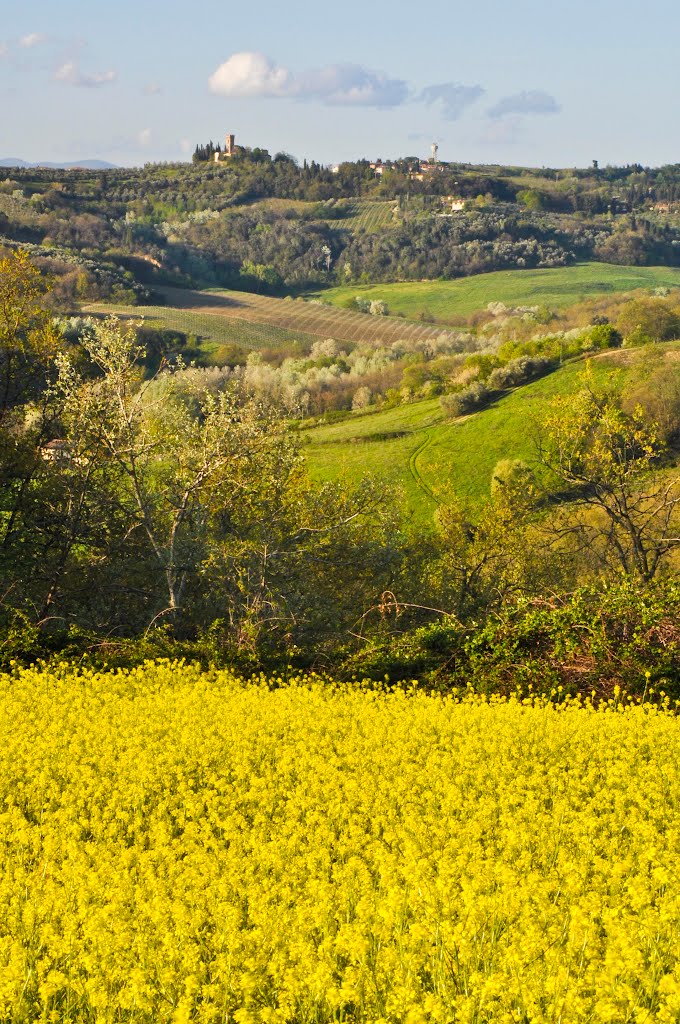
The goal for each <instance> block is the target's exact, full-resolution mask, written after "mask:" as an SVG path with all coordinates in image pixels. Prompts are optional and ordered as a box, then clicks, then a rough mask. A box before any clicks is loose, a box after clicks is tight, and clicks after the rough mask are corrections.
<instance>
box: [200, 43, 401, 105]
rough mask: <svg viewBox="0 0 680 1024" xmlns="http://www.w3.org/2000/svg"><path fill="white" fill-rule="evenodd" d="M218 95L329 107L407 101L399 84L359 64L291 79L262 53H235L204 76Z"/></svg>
mask: <svg viewBox="0 0 680 1024" xmlns="http://www.w3.org/2000/svg"><path fill="white" fill-rule="evenodd" d="M208 84H209V87H210V91H211V92H213V93H216V94H217V95H219V96H233V97H267V98H270V99H283V98H287V99H297V100H319V101H320V102H322V103H325V104H327V105H329V106H366V107H368V106H372V107H394V106H398V105H399V104H401V103H404V102H405V101H406V99H407V98H408V92H409V90H408V86H407V84H406V82H404V81H402V80H401V79H396V78H388V76H387V75H385V74H383V73H382V72H379V71H371V70H369V69H368V68H364V67H362V66H361V65H359V64H329V65H327V66H326V67H323V68H318V69H313V70H310V71H304V72H302V73H300V74H294V73H293V72H292V71H290V70H289V69H288V68H284V67H280V66H278V65H276V64H274V62H273V61H272V60H270V59H269V58H268V57H266V56H265V55H264V54H263V53H254V52H253V53H250V52H245V53H235V54H232V56H231V57H230V58H229V59H228V60H227V61H225V63H224V64H221V65H220V67H218V68H217V70H216V71H215V72H214V74H212V75H211V76H210V79H209V83H208Z"/></svg>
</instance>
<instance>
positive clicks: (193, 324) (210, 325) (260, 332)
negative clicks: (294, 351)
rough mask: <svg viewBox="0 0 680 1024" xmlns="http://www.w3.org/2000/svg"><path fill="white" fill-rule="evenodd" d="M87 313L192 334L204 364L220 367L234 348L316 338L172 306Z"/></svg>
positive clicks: (102, 307) (101, 306)
mask: <svg viewBox="0 0 680 1024" xmlns="http://www.w3.org/2000/svg"><path fill="white" fill-rule="evenodd" d="M84 312H86V313H112V314H114V315H115V316H123V317H134V319H136V320H143V321H144V325H145V326H146V327H158V328H168V329H170V330H174V331H183V332H184V333H185V334H194V335H195V336H196V337H197V338H199V339H200V348H201V350H202V352H203V353H204V354H205V361H206V362H208V363H214V364H215V365H220V362H221V355H222V354H224V352H225V351H226V350H229V349H231V348H233V346H234V345H237V346H239V347H240V348H244V349H253V350H258V349H263V348H268V349H278V348H286V347H289V346H290V344H291V342H295V341H297V342H299V343H300V345H301V346H302V347H304V348H308V347H309V346H310V345H311V344H312V343H313V342H314V341H316V340H317V338H316V336H313V335H308V334H305V333H304V332H302V331H298V330H287V329H286V328H285V327H278V326H276V325H275V324H268V323H257V322H256V321H253V320H245V319H241V318H239V317H233V316H218V315H215V314H214V313H201V312H194V311H193V310H186V309H175V308H173V307H172V306H114V305H112V304H110V303H105V302H98V303H94V304H92V305H90V306H87V307H86V308H85V310H84Z"/></svg>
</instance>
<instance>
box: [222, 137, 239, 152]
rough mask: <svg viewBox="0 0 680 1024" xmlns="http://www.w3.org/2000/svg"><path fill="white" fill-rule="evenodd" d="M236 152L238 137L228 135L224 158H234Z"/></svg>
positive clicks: (225, 142)
mask: <svg viewBox="0 0 680 1024" xmlns="http://www.w3.org/2000/svg"><path fill="white" fill-rule="evenodd" d="M235 152H236V136H235V135H227V137H226V139H225V141H224V156H233V155H234V153H235Z"/></svg>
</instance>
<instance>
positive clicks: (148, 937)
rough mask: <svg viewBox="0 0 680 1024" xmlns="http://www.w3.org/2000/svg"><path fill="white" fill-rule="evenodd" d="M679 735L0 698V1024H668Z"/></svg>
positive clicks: (212, 705) (282, 690)
mask: <svg viewBox="0 0 680 1024" xmlns="http://www.w3.org/2000/svg"><path fill="white" fill-rule="evenodd" d="M679 804H680V720H679V719H678V718H676V717H675V716H674V715H673V714H672V713H670V712H669V711H668V710H664V709H663V708H658V707H656V708H655V707H652V706H651V705H648V706H640V705H633V704H628V705H626V704H625V703H622V702H620V701H618V700H613V701H611V702H610V703H608V704H605V705H602V706H600V707H598V708H595V707H593V706H591V705H590V704H589V703H587V702H586V703H578V702H575V701H568V700H567V701H566V702H564V703H563V704H562V705H560V706H557V707H556V706H554V705H550V704H546V703H543V702H540V701H537V700H521V699H518V698H517V699H501V698H498V699H490V700H485V699H482V698H473V697H469V698H467V697H466V698H463V699H457V698H453V697H441V696H427V695H425V694H422V693H416V692H412V693H407V692H404V691H396V692H387V691H386V690H380V689H377V690H371V689H369V688H366V687H361V686H352V687H344V688H343V687H336V686H332V685H330V684H329V683H327V682H324V681H322V680H320V679H318V678H315V677H306V678H304V677H300V678H296V679H293V680H289V681H287V682H286V683H285V684H283V681H282V680H277V679H274V680H265V679H262V680H255V681H250V682H243V681H242V680H239V679H238V678H236V677H235V676H233V675H232V674H230V673H229V672H212V673H201V671H200V670H199V669H197V668H192V667H189V666H185V665H182V664H170V663H163V664H157V665H151V664H149V665H146V666H144V667H142V668H139V669H135V670H131V671H115V672H109V673H95V672H89V671H83V672H76V671H75V670H73V669H69V668H60V669H55V670H38V669H30V670H24V671H17V672H15V673H12V674H10V675H5V676H0V1019H2V1020H6V1021H12V1022H15V1021H16V1022H23V1021H44V1022H62V1021H72V1022H76V1021H77V1022H81V1021H88V1022H90V1021H92V1022H114V1021H136V1022H154V1024H155V1022H168V1024H180V1022H189V1021H196V1022H217V1021H221V1022H227V1021H229V1022H231V1021H233V1022H235V1024H259V1022H262V1024H270V1022H291V1024H307V1022H309V1024H312V1022H313V1024H324V1022H326V1021H338V1022H340V1021H345V1022H353V1021H366V1022H374V1024H386V1022H404V1024H426V1022H441V1024H458V1022H461V1024H473V1022H475V1024H482V1022H494V1024H496V1022H499V1024H504V1022H507V1024H510V1022H514V1024H522V1022H525V1024H535V1022H544V1021H546V1022H547V1021H550V1022H563V1024H574V1022H581V1021H584V1022H585V1021H588V1022H596V1024H599V1022H616V1024H620V1022H624V1021H629V1022H635V1024H642V1022H646V1024H647V1022H670V1021H678V1020H680V886H679V885H678V868H679V865H680V816H679V814H678V810H679Z"/></svg>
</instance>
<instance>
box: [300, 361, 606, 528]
mask: <svg viewBox="0 0 680 1024" xmlns="http://www.w3.org/2000/svg"><path fill="white" fill-rule="evenodd" d="M583 366H584V364H583V363H582V362H580V361H579V362H575V363H570V364H569V365H567V366H564V367H563V368H562V369H560V370H558V371H556V372H555V373H553V374H551V375H550V376H548V377H544V378H543V379H542V380H539V381H536V382H534V383H533V384H528V385H526V386H525V387H522V388H518V389H517V390H516V391H513V392H511V393H510V394H508V395H506V396H505V397H504V398H501V399H500V400H499V401H498V402H496V403H495V404H493V405H491V406H489V407H488V408H487V409H484V410H483V411H481V412H478V413H475V414H474V415H472V416H467V417H464V418H461V419H458V420H453V421H447V420H445V418H444V415H443V413H442V410H441V406H440V404H439V400H438V399H431V400H429V401H425V402H416V403H414V404H412V405H404V406H399V407H397V408H396V409H390V410H387V411H385V412H379V413H375V414H369V415H366V414H363V415H360V416H356V417H352V418H351V419H349V420H345V421H343V422H342V423H339V424H334V425H332V426H324V427H315V428H312V429H310V430H308V431H305V432H303V434H302V437H303V440H304V441H305V442H306V444H305V448H304V450H305V452H306V455H307V460H308V466H309V469H310V472H311V473H312V475H313V476H314V477H315V478H317V479H325V480H339V479H340V480H342V479H347V480H348V481H352V482H354V483H356V482H357V481H358V480H359V479H360V478H361V477H362V476H363V475H364V474H366V473H372V474H374V475H375V476H376V477H379V478H380V479H382V480H384V481H385V482H387V483H390V484H393V485H396V486H397V487H398V488H399V489H400V490H401V491H402V492H403V494H404V498H405V502H406V505H407V507H408V508H409V510H410V512H411V514H412V515H413V517H414V519H416V520H417V521H421V522H426V521H428V520H429V519H430V518H431V516H432V514H433V512H434V510H435V508H436V507H437V503H438V502H439V501H445V500H446V499H447V496H448V497H450V496H451V495H453V494H455V495H457V496H458V497H460V498H462V499H464V500H465V501H467V502H469V503H470V505H472V506H473V507H474V506H477V507H479V505H480V504H481V503H482V502H483V501H484V500H485V499H486V498H487V497H488V495H489V488H490V483H491V474H492V472H493V470H494V468H495V466H496V463H497V462H498V461H499V460H500V459H513V458H518V459H519V458H521V459H527V460H528V461H531V459H532V455H533V450H534V437H535V434H536V429H537V424H538V421H539V420H540V418H541V416H542V414H543V412H544V410H545V408H546V405H547V403H548V402H549V401H550V399H552V398H554V397H555V396H556V395H565V394H570V393H571V392H572V391H574V390H575V389H576V388H577V386H578V375H579V374H580V373H581V372H582V370H583ZM594 367H595V372H596V374H597V375H598V376H599V375H602V376H603V377H604V376H605V375H607V374H611V373H612V370H613V367H612V364H611V363H610V362H609V361H605V360H598V361H597V363H595V364H594Z"/></svg>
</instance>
